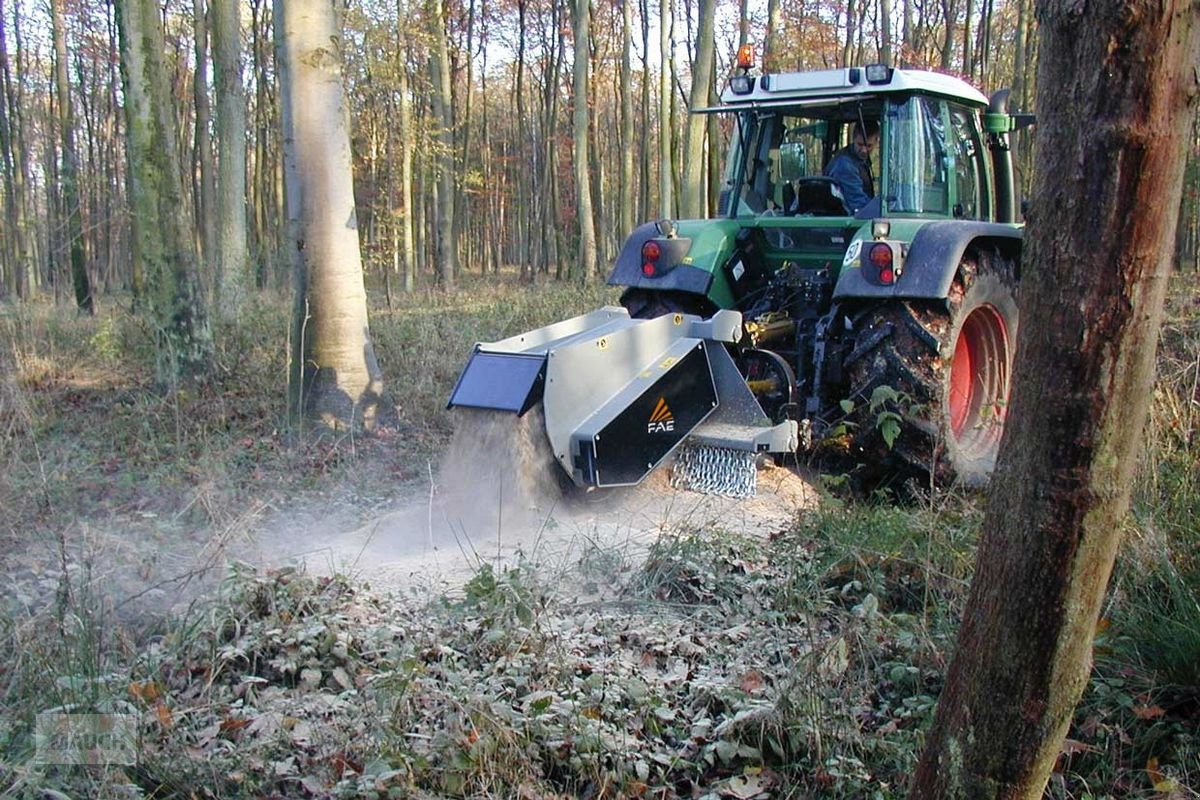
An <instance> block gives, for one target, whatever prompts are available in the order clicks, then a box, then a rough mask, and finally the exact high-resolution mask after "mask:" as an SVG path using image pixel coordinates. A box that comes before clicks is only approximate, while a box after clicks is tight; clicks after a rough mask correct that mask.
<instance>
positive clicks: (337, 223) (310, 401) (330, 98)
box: [275, 0, 383, 429]
mask: <svg viewBox="0 0 1200 800" xmlns="http://www.w3.org/2000/svg"><path fill="white" fill-rule="evenodd" d="M335 2H336V0H275V36H276V39H277V42H278V52H279V55H280V64H279V79H280V94H281V99H282V112H283V113H282V117H283V146H284V175H285V184H286V193H287V216H288V235H287V246H288V249H289V254H290V258H291V260H292V266H293V284H294V286H293V288H294V291H295V305H294V307H293V315H292V342H291V344H292V354H291V366H290V369H289V372H288V399H289V407H290V409H291V411H292V414H293V417H301V416H302V417H304V418H306V419H309V420H312V421H316V422H319V423H321V424H323V425H325V426H327V427H329V428H333V429H353V428H370V427H372V426H373V425H374V422H375V413H376V410H377V408H378V405H379V393H380V391H381V389H382V383H383V378H382V373H381V372H380V369H379V364H378V362H377V361H376V359H375V347H374V345H373V344H372V342H371V334H370V330H369V327H368V324H367V294H366V288H365V286H364V283H363V268H362V257H361V254H360V253H359V241H358V222H357V217H356V214H355V206H354V179H353V176H352V173H351V169H350V131H349V124H350V123H349V119H348V116H347V108H346V97H345V91H344V88H343V86H342V64H343V53H342V44H343V39H342V35H341V30H340V28H339V25H338V17H337V13H336V10H335V8H334V3H335Z"/></svg>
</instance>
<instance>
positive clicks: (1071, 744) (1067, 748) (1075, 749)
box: [1058, 739, 1096, 756]
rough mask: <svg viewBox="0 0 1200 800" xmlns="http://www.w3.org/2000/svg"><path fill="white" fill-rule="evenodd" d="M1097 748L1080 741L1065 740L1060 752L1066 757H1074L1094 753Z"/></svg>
mask: <svg viewBox="0 0 1200 800" xmlns="http://www.w3.org/2000/svg"><path fill="white" fill-rule="evenodd" d="M1095 751H1096V748H1094V747H1092V746H1091V745H1090V744H1087V743H1085V742H1081V741H1079V740H1078V739H1063V743H1062V748H1061V749H1060V750H1059V751H1058V752H1060V753H1062V754H1063V755H1064V756H1074V755H1078V754H1080V753H1094V752H1095Z"/></svg>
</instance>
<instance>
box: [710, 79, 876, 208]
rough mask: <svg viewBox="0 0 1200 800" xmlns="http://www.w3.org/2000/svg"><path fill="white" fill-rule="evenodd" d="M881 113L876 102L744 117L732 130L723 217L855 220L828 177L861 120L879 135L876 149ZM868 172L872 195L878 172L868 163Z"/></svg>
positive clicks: (758, 112) (764, 111)
mask: <svg viewBox="0 0 1200 800" xmlns="http://www.w3.org/2000/svg"><path fill="white" fill-rule="evenodd" d="M880 110H881V108H880V103H879V101H875V102H874V103H862V102H856V103H854V104H853V105H844V104H843V105H836V106H824V107H801V108H780V109H759V110H756V111H745V112H742V113H741V114H739V115H738V116H737V118H736V119H737V124H736V125H734V126H733V127H732V129H731V131H730V142H729V149H728V153H729V157H728V159H727V160H726V167H725V182H724V187H723V191H722V192H721V197H720V201H719V203H718V209H719V213H720V214H721V215H722V216H727V217H748V216H755V217H756V216H762V215H768V216H797V215H817V216H848V215H850V214H851V213H852V211H851V209H850V208H849V207H847V206H846V204H845V202H844V198H843V197H842V195H841V193H840V191H839V190H838V189H837V188H836V187H837V181H836V180H834V179H833V178H830V177H826V169H827V167H828V165H829V163H830V161H831V160H832V159H833V158H834V156H835V154H837V153H838V152H839V150H842V149H845V148H849V147H850V146H851V144H852V137H853V131H854V130H855V123H857V122H859V121H860V120H861V121H862V124H864V125H868V126H870V130H872V131H874V133H873V135H872V137H871V144H872V146H874V145H875V142H877V141H878V133H877V131H878V120H879V114H880ZM869 160H870V158H869V159H868V161H869ZM855 163H856V166H857V163H858V162H855ZM862 170H865V173H864V175H866V177H865V178H864V182H865V183H866V184H867V185H868V187H871V188H868V190H867V191H868V192H869V193H873V186H874V178H873V175H874V171H875V167H874V165H873V164H871V163H866V164H865V166H863V167H862Z"/></svg>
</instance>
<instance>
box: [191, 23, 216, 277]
mask: <svg viewBox="0 0 1200 800" xmlns="http://www.w3.org/2000/svg"><path fill="white" fill-rule="evenodd" d="M205 6H206V2H205V0H194V2H193V4H192V21H193V30H194V31H195V36H196V74H195V77H194V79H193V80H192V98H193V101H194V102H195V104H196V124H195V125H194V126H193V138H194V149H195V153H196V162H197V167H198V169H197V172H198V173H199V179H200V191H199V197H198V198H197V202H195V203H194V204H193V205H194V206H195V207H196V214H195V216H196V227H197V228H198V229H199V231H198V233H199V234H200V258H201V260H202V261H203V262H205V266H207V267H208V270H206V272H210V274H209V277H211V278H212V279H213V281H212V285H211V286H210V287H209V288H210V289H215V287H216V285H217V284H218V283H219V281H220V270H219V268H218V270H217V274H216V275H212V274H211V269H212V267H213V265H214V264H216V263H217V262H216V256H217V227H216V220H215V214H216V210H217V209H216V206H217V201H216V196H217V187H216V157H215V156H214V155H213V142H212V136H211V134H210V133H209V131H211V130H212V104H211V103H210V102H209V99H208V12H207V10H206V9H205ZM211 296H212V295H210V297H211Z"/></svg>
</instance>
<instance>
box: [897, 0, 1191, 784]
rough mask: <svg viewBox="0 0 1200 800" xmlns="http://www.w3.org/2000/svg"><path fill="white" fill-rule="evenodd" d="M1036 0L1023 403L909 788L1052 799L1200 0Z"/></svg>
mask: <svg viewBox="0 0 1200 800" xmlns="http://www.w3.org/2000/svg"><path fill="white" fill-rule="evenodd" d="M1037 9H1038V19H1039V22H1040V24H1041V35H1042V36H1044V37H1045V38H1044V40H1043V42H1042V44H1043V47H1042V48H1041V64H1040V67H1039V74H1038V93H1039V96H1038V108H1039V112H1040V118H1039V125H1040V138H1041V142H1042V143H1041V145H1040V151H1041V164H1040V166H1039V170H1038V173H1037V176H1036V177H1035V182H1034V188H1033V204H1032V207H1033V209H1034V214H1033V218H1032V220H1031V221H1030V224H1029V228H1028V232H1027V234H1026V238H1027V246H1026V252H1025V256H1024V259H1023V261H1024V264H1025V267H1024V270H1023V275H1024V278H1023V282H1022V286H1021V290H1020V311H1021V319H1022V324H1021V331H1020V340H1019V342H1018V345H1017V359H1016V360H1017V363H1016V366H1015V370H1014V385H1013V392H1012V400H1011V403H1010V407H1009V412H1008V422H1007V425H1006V427H1005V433H1004V440H1003V442H1002V444H1001V448H1000V455H999V462H998V464H997V467H996V473H995V477H993V479H992V488H991V494H990V497H989V504H988V510H987V514H986V516H985V519H984V523H983V534H982V541H981V544H980V547H979V553H978V561H977V566H976V574H975V579H974V581H973V583H972V587H971V593H970V596H969V599H968V601H967V607H966V610H965V612H964V617H963V622H962V627H961V628H960V631H959V636H958V644H957V647H956V651H955V656H954V661H953V664H952V665H951V668H950V674H949V677H948V682H947V685H946V688H945V690H944V692H943V694H942V698H941V701H940V703H939V705H938V710H937V715H936V718H935V721H934V725H933V729H932V730H931V732H930V734H929V739H928V744H927V747H926V750H925V752H924V753H923V754H922V758H921V761H920V766H919V768H918V771H917V774H916V778H915V783H914V788H913V791H912V795H911V796H912V797H914V798H942V797H946V798H951V797H952V798H972V799H973V800H974V798H1040V797H1042V792H1043V790H1044V787H1045V785H1046V782H1047V780H1048V778H1049V776H1050V773H1051V770H1052V768H1053V766H1054V762H1055V759H1056V757H1057V756H1058V754H1059V751H1060V748H1061V745H1062V741H1063V738H1064V737H1065V735H1066V733H1067V729H1068V726H1069V724H1070V721H1071V716H1072V712H1073V709H1074V707H1075V704H1076V702H1077V701H1078V699H1079V697H1080V694H1081V692H1082V691H1083V689H1084V687H1085V685H1086V683H1087V677H1088V672H1089V668H1090V661H1091V648H1092V638H1093V634H1094V632H1095V626H1096V622H1097V618H1098V615H1099V611H1100V605H1101V601H1102V599H1103V596H1104V590H1105V587H1106V584H1107V582H1108V578H1109V575H1110V573H1111V570H1112V564H1113V560H1114V557H1115V553H1116V550H1117V545H1118V541H1119V538H1120V530H1121V524H1120V523H1121V519H1122V517H1123V516H1124V514H1125V513H1126V511H1127V509H1128V505H1129V494H1130V483H1131V476H1132V470H1133V467H1134V464H1135V462H1136V460H1137V453H1138V451H1139V449H1140V444H1141V442H1140V437H1141V434H1142V429H1143V427H1144V423H1145V420H1146V416H1147V407H1148V403H1149V400H1150V396H1151V381H1152V378H1153V370H1154V354H1155V347H1156V344H1157V334H1158V325H1159V320H1160V316H1161V312H1162V305H1163V298H1164V294H1165V291H1166V286H1167V276H1168V271H1169V254H1170V252H1171V242H1172V238H1173V234H1174V226H1175V219H1176V217H1175V215H1174V214H1173V213H1163V210H1164V209H1174V208H1175V204H1176V203H1177V202H1178V201H1179V197H1180V188H1181V182H1182V170H1181V165H1182V155H1183V146H1184V141H1185V137H1186V134H1187V130H1188V125H1189V123H1190V120H1191V110H1190V107H1192V108H1194V106H1195V103H1196V98H1197V92H1198V86H1197V81H1198V78H1197V74H1196V72H1195V65H1196V63H1197V59H1198V55H1200V51H1198V48H1200V25H1198V24H1197V14H1196V7H1195V4H1194V3H1193V2H1192V1H1191V0H1166V2H1160V1H1159V0H1098V2H1092V3H1088V4H1086V5H1081V4H1079V3H1075V2H1072V0H1039V2H1038V4H1037ZM1081 64H1089V65H1091V68H1089V69H1080V68H1079V65H1081ZM1063 98H1069V100H1070V102H1063ZM1084 252H1086V253H1088V254H1089V257H1088V258H1087V259H1084V260H1081V259H1080V258H1079V254H1080V253H1084Z"/></svg>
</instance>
